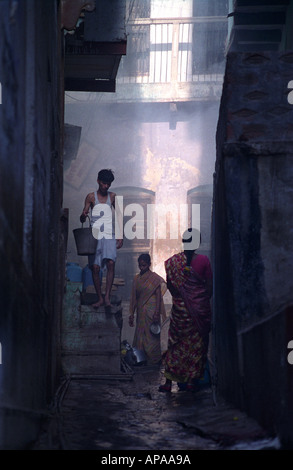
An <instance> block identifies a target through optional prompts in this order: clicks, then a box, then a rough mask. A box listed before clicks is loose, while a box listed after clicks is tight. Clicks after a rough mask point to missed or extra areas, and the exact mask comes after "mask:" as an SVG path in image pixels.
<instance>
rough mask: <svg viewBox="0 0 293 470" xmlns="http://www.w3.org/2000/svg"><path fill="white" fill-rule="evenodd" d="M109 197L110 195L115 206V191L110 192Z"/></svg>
mask: <svg viewBox="0 0 293 470" xmlns="http://www.w3.org/2000/svg"><path fill="white" fill-rule="evenodd" d="M109 195H110V200H111V203H112V204H113V203H114V202H115V196H116V193H113V191H109Z"/></svg>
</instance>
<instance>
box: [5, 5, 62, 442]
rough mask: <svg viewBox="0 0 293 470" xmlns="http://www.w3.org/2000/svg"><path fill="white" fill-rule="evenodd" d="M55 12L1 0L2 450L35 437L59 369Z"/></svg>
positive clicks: (59, 192) (59, 164) (55, 7)
mask: <svg viewBox="0 0 293 470" xmlns="http://www.w3.org/2000/svg"><path fill="white" fill-rule="evenodd" d="M58 10H59V2H58V1H50V2H49V1H46V2H39V1H36V0H22V1H19V2H10V1H8V0H7V1H6V0H4V1H1V2H0V81H1V84H2V104H1V105H0V141H1V154H0V166H1V171H0V178H1V181H0V218H1V228H2V230H1V236H0V265H1V271H0V311H1V317H0V342H1V345H2V364H1V365H0V373H1V376H0V377H1V382H0V397H1V401H0V448H2V449H23V448H26V447H28V446H29V445H30V443H31V442H32V441H33V440H34V439H35V438H36V435H37V432H38V430H39V425H40V419H41V418H42V416H44V415H45V414H46V413H47V409H48V408H47V406H48V404H49V403H50V401H51V400H52V395H53V393H54V390H55V387H56V383H57V377H58V374H59V371H58V363H59V352H58V348H59V342H58V340H59V321H60V308H61V297H62V296H61V291H62V281H63V275H62V270H61V267H62V264H63V272H64V259H63V261H62V252H63V253H64V244H63V247H62V243H63V242H64V240H63V239H62V235H61V230H60V227H61V223H62V221H61V217H62V214H61V206H62V186H63V181H62V161H61V152H60V126H61V123H62V108H61V106H60V67H59V64H60V37H59V35H60V26H59V19H58V18H59V13H58ZM63 256H64V255H63ZM60 272H61V274H59V273H60Z"/></svg>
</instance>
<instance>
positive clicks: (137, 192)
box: [113, 186, 155, 301]
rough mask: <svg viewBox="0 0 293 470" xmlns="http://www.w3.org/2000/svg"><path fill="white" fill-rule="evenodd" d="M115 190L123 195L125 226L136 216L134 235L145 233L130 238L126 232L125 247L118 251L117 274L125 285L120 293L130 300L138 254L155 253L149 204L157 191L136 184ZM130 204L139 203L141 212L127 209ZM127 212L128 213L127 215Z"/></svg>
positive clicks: (123, 297)
mask: <svg viewBox="0 0 293 470" xmlns="http://www.w3.org/2000/svg"><path fill="white" fill-rule="evenodd" d="M113 192H115V193H116V195H117V196H116V197H118V196H122V197H123V227H124V228H125V227H127V223H128V222H129V223H130V224H131V222H130V221H131V219H132V218H134V217H135V230H134V231H133V235H135V232H137V231H138V230H139V233H140V234H141V233H142V232H143V234H144V236H143V238H137V237H134V238H133V239H129V237H127V236H125V234H124V240H123V247H122V248H120V250H118V251H117V261H116V268H115V276H116V277H117V278H122V279H123V281H124V285H123V286H120V287H119V294H121V297H122V300H126V301H128V300H129V299H130V294H131V286H132V280H133V276H134V275H135V274H136V273H137V272H138V267H137V258H138V256H139V255H140V254H141V253H149V254H150V256H151V257H152V255H153V240H152V239H149V238H148V237H147V205H148V204H154V202H155V193H154V192H153V191H151V190H148V189H145V188H140V187H135V186H133V187H132V186H121V187H118V188H113ZM130 204H139V205H140V207H141V212H140V213H136V214H135V213H132V212H131V211H132V208H130V207H129V208H128V209H129V210H127V209H126V208H127V206H129V205H130ZM125 212H126V213H127V214H128V215H125ZM130 212H131V214H130ZM129 214H130V215H129ZM133 220H134V219H133ZM128 227H129V224H128Z"/></svg>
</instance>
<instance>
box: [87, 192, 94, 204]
mask: <svg viewBox="0 0 293 470" xmlns="http://www.w3.org/2000/svg"><path fill="white" fill-rule="evenodd" d="M86 201H88V202H95V193H94V192H92V193H88V195H87V197H86Z"/></svg>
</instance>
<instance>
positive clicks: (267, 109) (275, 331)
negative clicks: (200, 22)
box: [213, 52, 293, 443]
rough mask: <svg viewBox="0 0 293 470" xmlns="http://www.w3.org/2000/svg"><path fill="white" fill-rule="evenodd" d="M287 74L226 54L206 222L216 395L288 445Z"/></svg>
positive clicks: (274, 63)
mask: <svg viewBox="0 0 293 470" xmlns="http://www.w3.org/2000/svg"><path fill="white" fill-rule="evenodd" d="M292 76H293V54H292V53H291V52H287V53H283V54H281V53H258V54H252V53H251V54H248V53H247V54H234V53H230V54H229V55H228V58H227V67H226V74H225V80H224V87H223V95H222V102H221V108H220V118H219V122H218V130H217V161H216V172H215V181H214V189H215V191H214V215H213V220H214V222H213V223H214V227H215V231H214V236H213V260H214V265H215V294H214V306H215V307H214V310H215V331H216V334H215V354H216V360H217V364H218V390H219V392H220V393H223V394H224V395H225V396H226V397H227V398H229V400H232V401H234V402H236V403H237V405H240V406H243V408H245V409H246V410H247V411H248V412H249V413H250V414H251V415H253V416H254V417H256V418H257V419H259V420H260V421H261V423H262V424H264V425H265V426H267V427H269V428H271V429H272V430H274V431H277V432H278V433H279V435H280V437H281V439H282V440H283V441H284V442H286V443H287V442H289V441H290V440H291V443H292V442H293V434H292V430H290V429H291V428H292V423H293V414H292V411H293V404H292V392H293V390H292V379H291V378H290V377H291V376H292V374H293V369H292V366H289V364H288V361H287V355H288V351H287V344H288V341H289V339H290V338H293V328H292V327H293V324H292V305H293V293H292V288H291V281H290V279H291V273H292V252H291V251H292V249H291V247H292V243H293V232H292V229H291V222H290V221H291V220H292V205H293V172H292V154H293V127H292V122H293V107H292V105H290V104H289V102H288V96H287V95H288V83H289V81H290V80H291V79H292ZM290 367H291V369H290ZM290 423H291V428H290Z"/></svg>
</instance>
